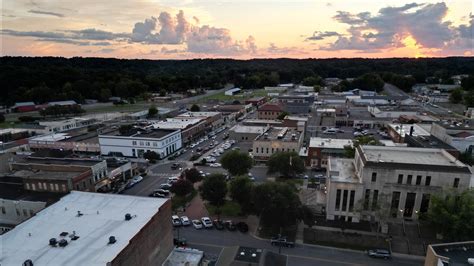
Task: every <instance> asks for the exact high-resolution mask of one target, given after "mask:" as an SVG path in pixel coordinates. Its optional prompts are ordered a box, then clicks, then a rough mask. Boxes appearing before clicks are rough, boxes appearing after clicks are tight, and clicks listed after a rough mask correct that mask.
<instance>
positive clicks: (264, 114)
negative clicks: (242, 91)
mask: <svg viewBox="0 0 474 266" xmlns="http://www.w3.org/2000/svg"><path fill="white" fill-rule="evenodd" d="M282 113H283V108H282V107H281V106H280V105H278V104H275V103H266V104H264V105H262V106H260V107H259V108H258V111H257V117H258V119H263V120H276V119H277V118H278V117H279V116H280V115H281V114H282Z"/></svg>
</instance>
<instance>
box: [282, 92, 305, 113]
mask: <svg viewBox="0 0 474 266" xmlns="http://www.w3.org/2000/svg"><path fill="white" fill-rule="evenodd" d="M278 102H279V103H281V104H282V106H283V109H284V110H285V111H286V112H288V113H290V114H304V113H309V112H311V108H312V107H313V104H314V95H281V96H279V97H278Z"/></svg>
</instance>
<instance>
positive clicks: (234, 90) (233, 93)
mask: <svg viewBox="0 0 474 266" xmlns="http://www.w3.org/2000/svg"><path fill="white" fill-rule="evenodd" d="M240 91H241V89H239V88H233V89H230V90H226V91H225V92H224V95H227V96H232V95H236V94H237V93H240Z"/></svg>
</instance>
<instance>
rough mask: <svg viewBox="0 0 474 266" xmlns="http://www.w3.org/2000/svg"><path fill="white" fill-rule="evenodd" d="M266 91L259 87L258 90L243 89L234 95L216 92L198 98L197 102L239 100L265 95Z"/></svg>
mask: <svg viewBox="0 0 474 266" xmlns="http://www.w3.org/2000/svg"><path fill="white" fill-rule="evenodd" d="M245 92H250V93H245ZM267 93H268V92H267V91H265V90H263V89H260V90H246V91H244V93H240V94H237V95H234V96H229V95H225V94H224V92H221V93H217V94H214V95H210V96H207V97H204V98H201V99H200V100H199V102H200V103H205V102H207V101H210V100H216V101H232V100H239V101H241V100H247V99H250V98H252V97H260V96H266V95H267Z"/></svg>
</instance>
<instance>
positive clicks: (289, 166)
mask: <svg viewBox="0 0 474 266" xmlns="http://www.w3.org/2000/svg"><path fill="white" fill-rule="evenodd" d="M267 165H268V174H274V173H279V174H280V175H282V176H283V177H294V176H295V175H297V174H301V173H303V172H304V170H305V167H304V161H303V159H301V158H300V157H299V156H298V154H297V153H296V152H277V153H274V154H273V155H272V156H271V157H270V159H269V160H268V163H267Z"/></svg>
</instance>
